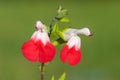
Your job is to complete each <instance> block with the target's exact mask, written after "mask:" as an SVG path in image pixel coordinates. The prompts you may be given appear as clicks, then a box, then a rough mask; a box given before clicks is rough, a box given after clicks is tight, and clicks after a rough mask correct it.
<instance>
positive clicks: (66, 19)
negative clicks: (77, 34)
mask: <svg viewBox="0 0 120 80" xmlns="http://www.w3.org/2000/svg"><path fill="white" fill-rule="evenodd" d="M60 22H69V19H68V18H62V19H60Z"/></svg>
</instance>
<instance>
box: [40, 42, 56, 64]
mask: <svg viewBox="0 0 120 80" xmlns="http://www.w3.org/2000/svg"><path fill="white" fill-rule="evenodd" d="M40 43H41V42H40ZM38 47H39V62H41V63H45V62H49V61H51V60H52V59H53V58H54V56H55V52H56V50H55V47H54V46H53V45H52V44H51V43H49V42H48V43H47V44H46V45H43V44H42V43H41V45H39V46H38Z"/></svg>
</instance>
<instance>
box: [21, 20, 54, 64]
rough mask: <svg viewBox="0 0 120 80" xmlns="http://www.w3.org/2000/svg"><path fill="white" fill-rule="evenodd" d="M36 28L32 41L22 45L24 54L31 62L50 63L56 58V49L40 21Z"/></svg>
mask: <svg viewBox="0 0 120 80" xmlns="http://www.w3.org/2000/svg"><path fill="white" fill-rule="evenodd" d="M35 28H36V31H35V32H34V33H33V35H32V37H31V39H30V40H29V41H26V42H25V43H24V44H23V45H22V54H23V56H24V57H25V58H26V59H27V60H29V61H31V62H36V61H39V62H41V63H45V62H49V61H51V60H52V59H53V58H54V56H55V52H56V50H55V47H54V46H53V45H52V44H51V43H50V40H49V37H48V34H47V33H46V31H45V28H44V25H43V24H42V23H41V22H40V21H37V22H36V26H35Z"/></svg>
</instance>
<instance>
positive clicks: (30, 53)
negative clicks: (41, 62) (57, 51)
mask: <svg viewBox="0 0 120 80" xmlns="http://www.w3.org/2000/svg"><path fill="white" fill-rule="evenodd" d="M22 54H23V56H24V57H25V58H26V59H28V60H29V61H32V62H36V61H37V60H38V54H39V50H38V48H37V47H36V46H35V43H34V41H33V40H30V41H27V42H25V43H24V44H23V45H22Z"/></svg>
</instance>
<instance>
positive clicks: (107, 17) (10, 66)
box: [0, 0, 120, 80]
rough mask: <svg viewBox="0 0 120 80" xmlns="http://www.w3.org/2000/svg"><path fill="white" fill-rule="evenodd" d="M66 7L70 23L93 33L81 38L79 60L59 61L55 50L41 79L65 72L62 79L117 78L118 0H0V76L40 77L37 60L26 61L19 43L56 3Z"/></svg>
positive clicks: (15, 79) (11, 79) (1, 79)
mask: <svg viewBox="0 0 120 80" xmlns="http://www.w3.org/2000/svg"><path fill="white" fill-rule="evenodd" d="M60 4H61V5H62V6H63V7H64V8H66V9H67V10H68V11H69V15H68V17H69V19H70V21H71V23H70V24H71V25H72V26H74V27H76V28H82V27H89V28H90V29H91V31H92V32H93V33H94V36H93V37H91V38H87V37H85V36H83V35H81V38H82V48H81V51H82V60H81V62H80V63H79V64H78V65H76V66H74V67H71V66H69V65H68V64H62V63H61V62H60V59H59V50H60V48H61V46H62V45H61V46H58V47H57V54H56V56H55V59H54V60H53V61H52V62H51V63H49V64H48V65H46V68H45V80H50V78H51V76H52V75H55V78H56V80H57V78H58V77H59V76H60V75H61V74H62V73H63V72H66V74H67V77H66V80H120V1H115V0H112V1H95V0H93V1H87V0H85V1H82V0H19V1H18V0H0V80H40V73H39V68H38V67H39V63H31V62H28V61H27V60H26V59H25V58H24V57H23V56H22V54H21V45H22V43H23V42H24V41H26V40H28V39H29V38H30V37H31V35H32V33H33V32H34V31H35V29H34V25H35V22H36V21H37V20H41V21H42V22H43V23H45V24H46V25H49V24H50V22H51V19H52V18H53V17H54V16H55V15H56V11H57V7H58V5H60Z"/></svg>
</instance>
